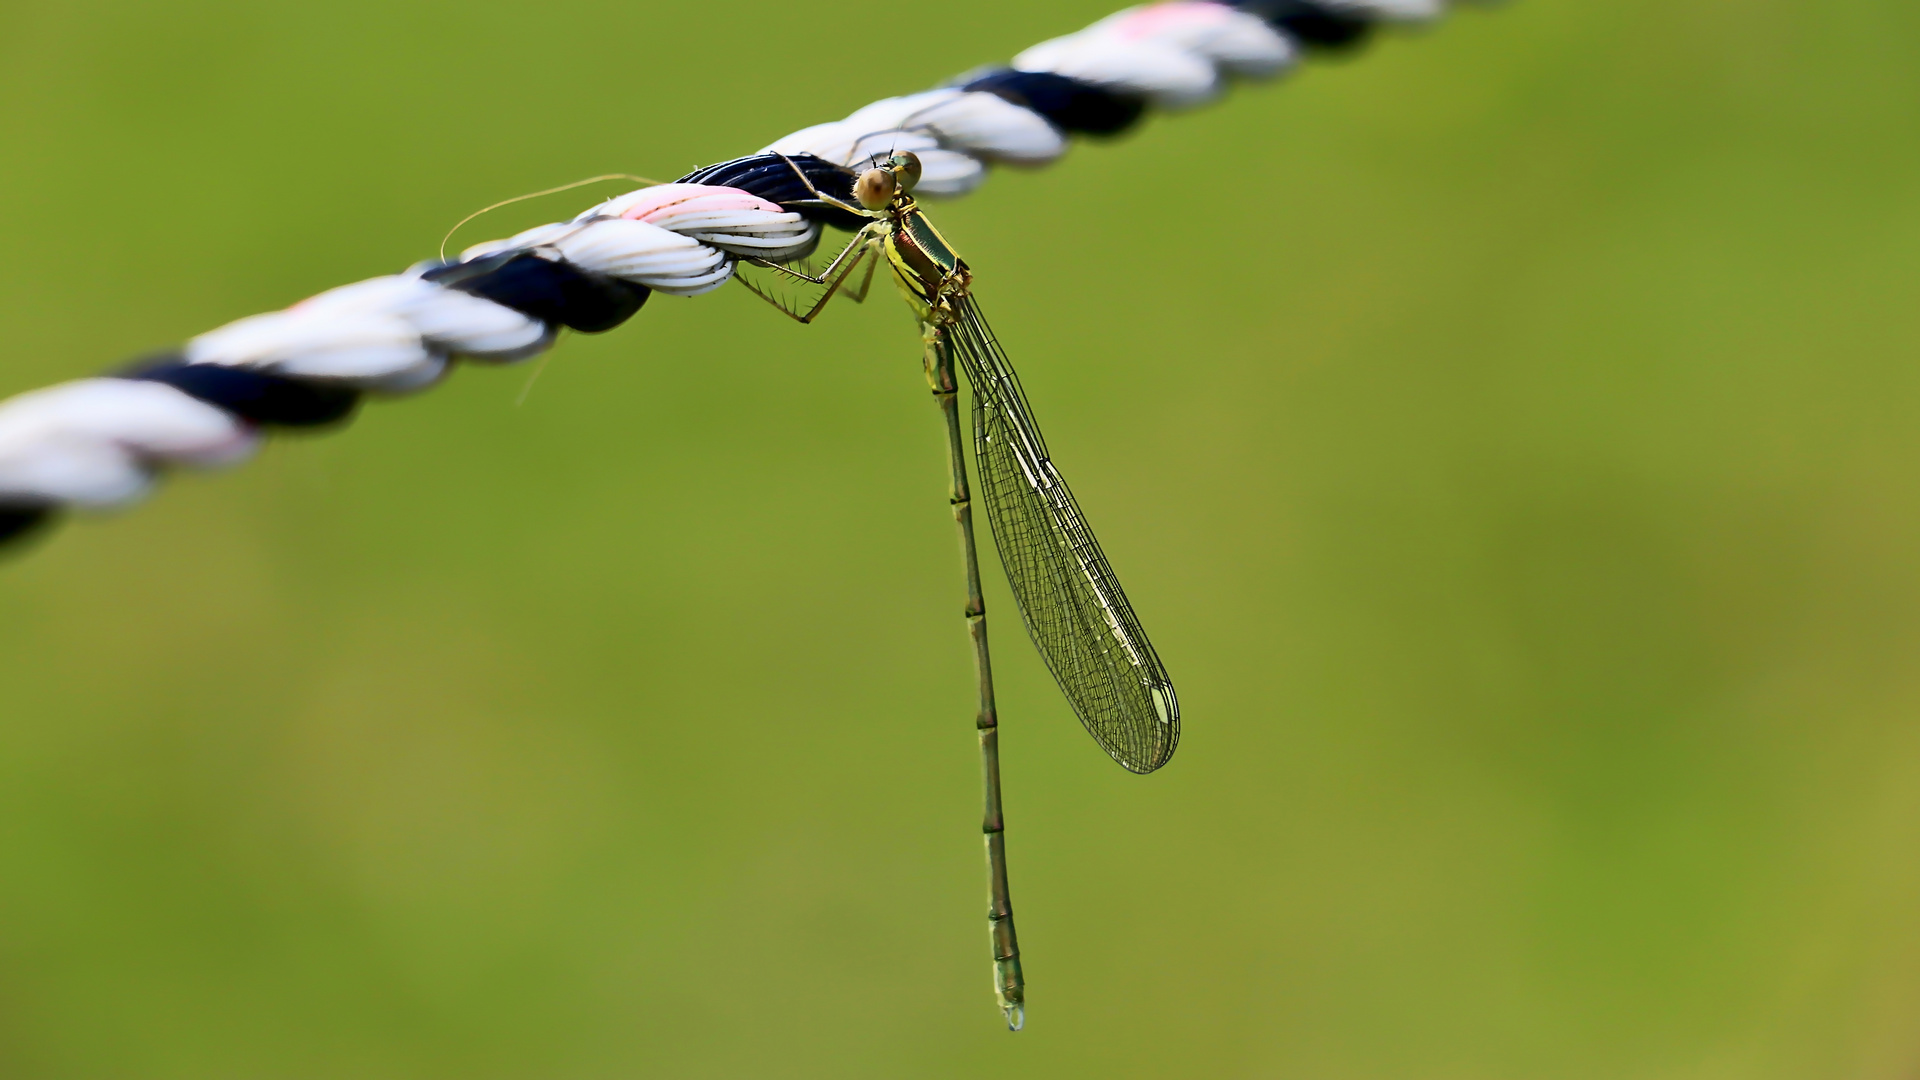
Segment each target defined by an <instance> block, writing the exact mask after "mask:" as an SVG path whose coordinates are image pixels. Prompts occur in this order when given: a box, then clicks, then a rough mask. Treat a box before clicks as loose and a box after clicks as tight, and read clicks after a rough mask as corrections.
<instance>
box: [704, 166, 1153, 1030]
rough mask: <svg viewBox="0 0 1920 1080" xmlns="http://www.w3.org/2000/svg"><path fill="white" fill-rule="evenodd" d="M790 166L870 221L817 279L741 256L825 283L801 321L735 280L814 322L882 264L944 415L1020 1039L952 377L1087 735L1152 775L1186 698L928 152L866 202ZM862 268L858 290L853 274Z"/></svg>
mask: <svg viewBox="0 0 1920 1080" xmlns="http://www.w3.org/2000/svg"><path fill="white" fill-rule="evenodd" d="M787 164H788V165H789V166H791V167H792V168H793V171H794V173H795V174H796V175H797V176H799V178H800V179H801V180H802V181H803V182H804V183H805V185H806V187H807V189H808V190H810V191H811V192H812V193H813V194H814V195H815V196H817V197H818V199H819V200H820V201H821V202H822V203H824V204H826V205H829V206H833V207H836V208H838V209H840V210H843V211H847V212H848V213H851V214H854V215H857V216H858V217H859V218H861V219H864V220H865V222H866V223H865V224H864V225H862V226H860V228H859V229H858V231H856V232H855V233H854V236H853V239H852V241H850V242H849V243H848V244H847V246H846V247H845V248H843V249H841V251H840V252H839V254H838V255H836V256H835V257H834V258H833V260H832V261H831V262H830V263H829V264H828V265H827V266H826V267H825V268H824V269H823V270H821V272H819V273H818V274H813V273H808V272H807V271H806V270H805V269H803V268H800V267H798V266H797V265H796V264H793V263H780V262H771V261H767V260H764V259H748V260H746V261H748V262H750V263H753V264H754V265H756V266H759V267H762V268H764V269H765V270H768V271H771V272H773V273H774V274H775V275H784V277H785V278H786V279H789V280H790V281H793V282H798V283H801V285H800V287H807V286H817V287H820V288H821V289H822V291H821V292H820V293H819V295H818V298H817V300H815V302H814V303H813V304H812V305H811V306H810V307H805V308H804V310H803V309H802V305H800V304H795V303H792V302H789V301H787V300H785V299H783V298H781V297H779V296H776V295H775V294H774V292H773V291H771V290H770V289H768V288H763V287H760V286H756V285H754V283H753V282H752V281H750V280H748V279H747V278H746V277H744V276H741V277H739V278H737V280H739V281H740V282H741V284H743V285H745V286H747V288H749V289H751V290H752V291H753V292H754V293H755V294H756V295H758V296H759V297H760V298H761V299H763V300H766V301H767V302H768V303H770V304H772V305H773V306H774V307H776V308H778V309H780V310H781V311H783V312H785V313H786V314H787V315H789V316H791V317H793V318H794V319H796V320H798V321H800V322H802V323H811V322H812V321H813V320H814V319H815V318H816V317H818V316H819V314H820V312H821V311H822V310H823V309H825V307H826V306H827V303H828V302H829V301H830V300H832V299H833V298H834V297H835V296H846V297H848V298H849V299H852V300H854V301H856V302H858V301H862V300H865V299H866V296H867V291H868V289H869V287H870V286H871V285H872V283H873V278H874V276H875V271H876V268H878V267H880V266H882V265H884V266H885V267H887V268H888V269H889V270H890V271H891V276H892V278H893V280H894V283H895V284H896V285H897V286H898V287H899V291H900V293H901V295H902V296H903V297H905V299H906V301H907V305H908V306H909V307H910V308H911V309H912V311H913V314H914V316H915V318H916V319H917V320H918V321H919V324H920V332H921V340H922V345H923V349H922V366H923V367H924V369H925V373H926V378H927V384H928V386H929V387H930V388H931V389H932V391H933V396H934V400H935V402H936V404H937V405H938V406H939V408H940V411H941V413H942V415H943V416H944V417H945V418H946V427H947V459H948V465H949V472H950V480H949V487H948V492H947V495H948V501H949V502H950V504H951V506H952V510H953V520H954V523H955V524H956V526H957V527H958V530H959V534H960V551H961V555H962V558H963V560H964V562H965V567H966V588H967V600H966V607H965V615H966V625H967V632H968V635H969V637H970V638H971V639H972V642H973V655H974V668H975V674H976V675H977V676H978V680H979V695H980V707H979V713H978V715H977V717H976V720H975V726H976V728H977V730H978V734H979V740H980V760H981V768H982V773H983V777H984V781H985V792H986V808H985V816H984V820H983V822H982V831H983V832H984V834H985V838H986V849H987V881H988V908H987V930H988V935H989V938H990V941H991V944H992V950H993V970H994V980H993V981H994V993H995V996H996V999H997V1001H998V1004H999V1006H1000V1009H1001V1012H1002V1014H1003V1015H1004V1016H1005V1018H1006V1021H1007V1026H1008V1028H1010V1029H1011V1030H1014V1031H1018V1030H1020V1028H1021V1026H1022V1025H1023V1024H1024V1022H1025V1018H1026V980H1025V976H1024V975H1023V973H1022V970H1021V966H1020V945H1019V939H1018V936H1017V935H1016V934H1015V932H1014V924H1013V902H1012V898H1011V895H1010V892H1009V889H1008V884H1007V849H1006V821H1005V818H1004V815H1003V814H1002V812H1001V807H1000V739H999V714H998V710H997V708H996V706H995V701H994V693H993V664H992V661H991V657H990V655H989V652H988V649H987V615H986V604H985V601H984V599H983V598H982V595H981V588H980V562H979V556H978V549H977V546H976V543H975V538H974V528H973V497H972V492H971V488H970V486H969V484H968V476H967V463H966V450H965V447H964V446H963V440H962V433H961V425H960V411H959V405H958V386H957V384H956V382H955V378H954V371H955V368H956V367H957V368H959V369H960V370H961V371H964V372H965V373H966V377H967V382H968V384H969V385H970V386H971V388H972V391H973V393H972V407H973V431H972V440H973V457H974V460H975V462H976V463H977V466H978V469H979V477H980V487H981V491H982V494H983V495H984V497H985V502H986V508H987V520H988V522H989V523H990V525H991V527H992V530H993V539H994V544H995V546H996V547H997V549H998V551H999V554H1000V562H1001V565H1002V566H1004V567H1005V569H1006V572H1007V578H1008V581H1009V582H1010V583H1011V585H1012V588H1013V595H1014V599H1015V601H1016V603H1017V605H1018V607H1019V608H1020V615H1021V618H1022V620H1023V621H1024V622H1025V623H1026V627H1027V633H1028V634H1029V636H1031V637H1032V639H1033V643H1034V645H1035V646H1036V647H1037V648H1038V649H1039V652H1040V656H1041V658H1042V659H1043V660H1044V661H1045V662H1046V665H1047V668H1048V669H1049V670H1050V671H1051V672H1052V674H1053V677H1054V679H1055V681H1056V682H1058V683H1059V684H1060V689H1061V691H1062V692H1064V693H1065V695H1066V698H1067V701H1068V702H1069V703H1071V704H1072V706H1073V710H1074V712H1075V713H1076V714H1077V715H1078V716H1079V718H1080V722H1081V724H1082V725H1084V726H1085V727H1086V729H1087V732H1088V734H1090V735H1092V736H1093V739H1094V741H1095V742H1097V743H1099V744H1100V748H1101V749H1103V750H1105V751H1106V752H1107V753H1108V754H1109V755H1110V756H1111V757H1112V758H1113V760H1115V761H1117V762H1119V763H1120V765H1121V766H1122V767H1123V768H1125V769H1127V770H1128V771H1130V772H1134V773H1142V774H1144V773H1150V772H1153V771H1154V770H1155V769H1158V768H1160V767H1161V766H1162V765H1165V764H1166V763H1167V761H1168V759H1169V758H1171V757H1172V756H1173V751H1174V748H1175V747H1176V746H1177V745H1179V742H1180V703H1179V698H1178V697H1177V696H1176V695H1175V694H1174V690H1173V682H1172V680H1171V679H1170V678H1169V677H1168V675H1167V669H1166V667H1165V666H1164V665H1163V664H1162V663H1161V662H1160V657H1159V655H1158V654H1156V653H1155V652H1154V649H1153V645H1152V643H1151V642H1149V641H1148V640H1147V635H1146V631H1145V630H1143V629H1141V626H1140V620H1139V618H1138V617H1137V616H1136V615H1135V614H1134V611H1133V605H1132V604H1130V603H1129V602H1128V601H1127V594H1126V593H1125V592H1124V591H1123V590H1122V589H1121V588H1120V582H1119V579H1118V578H1117V577H1116V576H1115V575H1114V572H1113V567H1112V565H1111V564H1109V563H1108V561H1107V557H1106V555H1105V554H1104V553H1103V552H1102V551H1101V550H1100V543H1099V541H1098V540H1096V539H1095V538H1094V535H1093V530H1092V529H1091V528H1090V527H1089V526H1088V525H1087V521H1086V517H1085V515H1084V514H1082V513H1081V510H1080V504H1079V503H1078V502H1077V501H1076V500H1075V499H1074V497H1073V493H1072V492H1071V491H1070V490H1068V488H1067V483H1066V481H1065V480H1064V479H1062V478H1061V476H1060V472H1059V470H1058V469H1056V468H1055V467H1054V464H1053V459H1052V457H1051V455H1050V454H1049V453H1048V451H1047V443H1046V440H1045V439H1044V438H1042V437H1041V434H1040V427H1039V424H1038V423H1037V422H1036V421H1035V420H1034V415H1033V407H1032V405H1030V404H1029V403H1028V401H1027V396H1026V393H1025V391H1024V390H1022V388H1021V386H1020V376H1019V375H1018V374H1017V373H1016V372H1015V371H1014V369H1013V365H1012V363H1011V362H1010V361H1008V359H1007V354H1006V352H1005V351H1004V350H1002V349H1001V347H1000V343H999V340H998V339H997V338H996V337H995V336H994V333H993V330H992V328H990V327H989V326H988V325H987V321H986V319H985V318H984V317H982V315H981V314H980V305H979V303H978V302H977V301H976V300H975V299H974V296H973V271H972V270H971V269H970V268H969V267H968V266H967V263H966V261H965V260H964V259H962V258H961V257H960V256H959V255H958V254H957V253H955V251H954V249H953V247H952V246H951V245H949V244H948V243H947V241H946V239H945V238H944V237H942V236H941V235H940V232H939V230H937V229H935V228H934V226H933V223H932V222H931V221H929V220H928V219H927V215H926V213H925V212H924V211H922V210H921V209H920V207H919V205H918V204H917V203H915V202H914V199H913V188H914V185H915V183H916V182H917V181H918V180H919V178H920V172H921V165H920V159H919V157H918V156H916V155H915V154H913V153H911V152H899V153H892V154H889V155H887V156H886V157H884V158H881V157H880V156H879V155H876V156H875V157H874V158H872V159H869V164H870V165H871V166H872V167H870V168H868V169H866V170H864V171H862V172H860V173H859V175H858V179H857V180H855V181H854V183H853V185H852V194H853V196H854V200H855V201H856V202H857V203H858V205H857V206H855V205H853V204H851V203H849V202H848V201H847V200H845V199H842V198H838V197H836V196H834V195H830V194H827V193H824V192H821V191H820V190H819V188H818V187H816V186H815V185H814V183H813V181H812V180H811V179H809V177H808V175H807V173H806V171H804V170H802V169H801V168H800V167H799V166H798V165H797V164H796V163H794V162H793V161H792V160H790V159H789V160H788V161H787ZM863 267H864V273H861V274H860V276H859V278H858V280H857V282H856V281H855V280H854V279H855V275H856V273H859V272H860V271H861V270H862V268H863Z"/></svg>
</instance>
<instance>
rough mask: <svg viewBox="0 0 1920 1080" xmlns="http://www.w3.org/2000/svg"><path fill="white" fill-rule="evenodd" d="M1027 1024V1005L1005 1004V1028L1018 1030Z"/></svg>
mask: <svg viewBox="0 0 1920 1080" xmlns="http://www.w3.org/2000/svg"><path fill="white" fill-rule="evenodd" d="M1026 1025H1027V1007H1026V1006H1025V1005H1021V1004H1019V1003H1017V1002H1016V1003H1015V1004H1012V1005H1008V1006H1007V1030H1008V1031H1019V1030H1020V1029H1021V1028H1023V1027H1025V1026H1026Z"/></svg>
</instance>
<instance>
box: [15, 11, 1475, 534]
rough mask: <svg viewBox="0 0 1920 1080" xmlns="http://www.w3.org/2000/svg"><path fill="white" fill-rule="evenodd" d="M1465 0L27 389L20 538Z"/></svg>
mask: <svg viewBox="0 0 1920 1080" xmlns="http://www.w3.org/2000/svg"><path fill="white" fill-rule="evenodd" d="M1443 4H1444V0H1179V2H1172V3H1158V4H1151V5H1147V6H1143V7H1134V8H1129V9H1127V10H1125V11H1121V12H1118V13H1116V14H1114V15H1111V16H1109V17H1107V18H1105V19H1102V20H1100V21H1099V22H1097V23H1094V24H1093V25H1092V26H1089V27H1087V28H1086V29H1084V30H1081V31H1079V32H1077V33H1074V34H1069V35H1067V36H1065V37H1060V38H1055V39H1053V40H1051V41H1045V42H1042V43H1040V44H1038V45H1035V46H1034V47H1033V48H1030V49H1028V50H1026V51H1025V52H1023V53H1021V54H1019V55H1018V56H1016V57H1014V59H1013V62H1012V63H1011V64H1010V65H1009V66H1006V67H997V68H990V69H985V70H981V71H976V72H972V73H970V74H968V75H965V76H962V77H961V78H959V79H957V80H955V81H953V82H952V83H950V84H948V85H946V86H943V87H940V88H938V89H935V90H929V91H926V92H924V93H919V94H909V95H907V96H904V97H895V98H887V99H885V100H883V101H877V102H874V103H873V104H871V105H868V106H867V107H865V108H863V109H860V110H859V111H857V112H855V113H853V114H852V115H851V116H848V117H846V118H845V119H843V120H835V121H832V122H829V123H825V124H818V125H815V126H813V127H809V128H805V129H803V130H801V131H796V132H794V133H793V134H791V135H788V136H786V137H785V138H782V139H779V140H776V141H775V142H773V143H771V144H770V145H768V146H767V147H765V148H764V149H762V150H761V151H760V152H758V153H756V154H753V155H749V156H747V157H743V158H738V159H735V160H733V161H727V162H722V163H720V164H717V165H711V166H708V167H707V168H704V169H700V170H698V171H696V172H693V173H691V174H689V175H687V176H686V177H683V178H682V179H681V180H680V181H678V182H676V183H672V184H661V185H656V186H653V187H646V188H641V189H640V190H638V191H633V192H629V193H627V194H624V195H620V196H617V197H615V198H612V199H609V200H607V201H605V202H603V203H600V204H599V205H597V206H594V207H592V208H590V209H588V210H586V211H585V212H583V213H581V214H580V215H578V216H577V217H575V218H573V219H572V220H569V221H564V222H556V223H554V224H550V225H542V226H539V227H537V228H533V229H528V230H526V231H525V232H522V233H520V234H518V235H516V236H511V237H508V238H507V239H505V240H497V241H491V242H488V243H483V244H479V245H476V246H474V247H471V248H468V249H467V250H466V251H464V252H462V253H461V254H460V256H459V258H458V259H456V260H454V261H452V262H446V263H441V262H429V263H421V264H419V265H416V266H414V267H412V268H411V269H408V270H407V271H405V272H404V273H401V274H395V275H390V276H387V277H377V278H371V279H369V280H366V281H361V282H357V283H355V284H352V285H345V286H341V287H340V288H337V289H332V290H329V291H327V292H323V293H321V294H319V295H318V296H314V297H311V298H309V299H307V300H303V301H301V302H300V303H298V304H295V305H294V306H292V307H290V308H287V309H286V310H284V311H276V312H270V313H267V314H264V315H254V316H251V317H248V318H244V319H240V320H239V321H237V322H233V323H229V324H227V325H226V326H223V327H220V328H219V329H217V330H212V331H209V332H208V333H205V334H201V335H200V336H199V337H196V338H194V339H193V340H192V341H189V342H187V343H186V345H185V346H183V347H182V348H181V349H179V350H178V351H177V352H173V353H169V354H166V355H163V356H159V357H152V358H149V359H147V360H144V361H141V362H138V363H136V364H134V365H132V366H131V367H129V368H127V369H126V370H124V371H121V372H119V373H117V374H113V375H109V376H103V377H99V378H91V379H80V380H76V381H73V382H67V383H60V384H57V385H55V386H51V387H47V388H45V389H40V390H33V391H29V392H27V393H23V394H19V395H17V396H15V397H13V398H10V399H7V400H6V401H3V402H0V545H4V544H5V543H7V542H8V541H11V540H14V539H17V538H19V537H21V536H23V535H25V534H27V533H29V532H31V531H33V530H34V529H35V528H36V527H37V526H40V525H43V524H45V523H46V522H48V521H49V520H51V519H52V518H53V517H54V516H55V515H56V514H57V513H58V512H59V511H61V510H63V509H66V508H77V509H89V510H92V509H106V508H112V507H118V506H124V505H127V504H130V503H133V502H135V501H137V500H139V499H140V498H141V497H142V496H144V495H145V494H146V493H147V492H148V491H149V490H150V489H151V488H152V487H153V485H154V483H155V480H156V478H157V476H158V474H159V473H161V472H162V471H164V470H165V469H166V468H167V467H170V466H214V465H225V464H231V463H234V462H238V461H241V460H244V459H246V458H247V457H249V456H250V455H251V454H252V453H253V452H254V451H255V450H256V449H257V448H258V447H259V445H260V442H261V440H262V438H263V435H264V433H266V432H267V431H270V430H272V429H274V428H300V427H317V426H323V425H329V424H336V423H339V422H341V421H343V420H345V419H347V418H348V417H349V416H350V415H351V414H352V412H353V410H354V408H355V406H356V405H357V404H358V403H359V401H360V400H361V398H362V397H363V396H364V395H366V394H369V393H373V394H402V393H408V392H412V391H417V390H422V389H425V388H427V387H429V386H432V385H433V384H434V383H436V382H438V381H439V380H440V379H442V378H443V377H445V375H446V373H447V371H448V368H449V366H450V365H451V364H452V362H453V361H454V360H455V359H456V358H457V359H465V360H470V361H476V362H480V363H513V362H516V361H520V360H524V359H526V358H528V357H531V356H534V355H537V354H539V353H541V352H544V351H545V350H547V349H549V348H551V347H552V346H553V344H554V342H555V341H556V340H557V339H558V337H559V334H560V331H561V330H562V329H563V328H565V329H570V330H575V331H578V332H581V333H589V334H591V333H600V332H602V331H606V330H611V329H612V328H614V327H616V326H618V325H620V324H621V323H623V322H625V321H626V320H627V319H629V318H631V317H632V316H633V315H634V314H635V313H637V312H638V311H639V310H640V309H641V308H642V307H643V306H645V304H646V302H647V300H648V298H649V297H650V296H651V295H652V294H653V293H655V292H663V293H669V294H672V295H676V296H697V295H699V294H701V293H705V292H711V291H713V290H714V289H718V288H720V287H721V286H722V285H725V284H726V282H727V280H728V279H729V278H730V277H732V275H733V272H734V268H735V266H736V265H737V263H738V261H739V260H740V259H741V258H748V257H752V258H762V259H768V260H773V261H786V260H790V259H795V258H800V257H803V256H805V255H807V254H808V253H810V252H811V251H812V250H813V249H814V247H815V246H816V245H817V244H818V243H819V240H820V235H821V229H822V227H823V226H833V227H836V228H841V229H857V228H859V227H860V226H861V225H862V224H864V223H865V221H864V219H862V218H860V217H859V216H857V215H855V214H852V213H850V212H848V211H847V210H845V209H843V208H841V207H837V206H835V205H833V204H832V202H831V201H829V200H826V199H822V198H821V197H820V196H821V195H823V194H824V195H827V196H831V197H833V198H835V199H839V200H842V201H845V202H851V201H852V184H853V179H854V177H855V175H856V173H857V170H858V169H859V168H861V167H864V166H865V164H866V163H867V162H869V161H870V160H873V159H875V158H876V157H885V156H886V155H887V154H889V153H892V152H894V151H896V150H911V151H913V152H914V153H916V154H918V155H919V156H920V160H921V163H922V167H923V174H922V177H921V180H920V183H919V186H918V187H917V188H916V194H923V195H931V196H955V195H963V194H966V193H967V192H969V191H972V190H973V189H974V188H976V187H978V186H979V185H980V184H981V183H982V182H983V181H984V180H985V179H986V175H987V169H988V167H989V166H991V165H994V164H999V163H1017V164H1023V165H1039V164H1045V163H1047V162H1051V161H1053V160H1055V159H1057V158H1059V157H1060V156H1061V155H1062V154H1064V153H1066V151H1067V148H1068V145H1069V138H1070V137H1071V136H1074V135H1094V136H1104V135H1115V134H1118V133H1120V132H1122V131H1125V130H1127V129H1128V128H1130V127H1132V126H1133V125H1135V124H1137V123H1139V121H1140V120H1141V118H1142V117H1143V116H1144V115H1145V114H1146V113H1147V111H1148V110H1149V109H1162V110H1175V109H1183V108H1190V107H1193V106H1195V105H1199V104H1202V103H1204V102H1207V101H1209V100H1212V99H1213V98H1215V97H1217V96H1218V95H1220V94H1221V93H1222V92H1224V90H1225V89H1226V86H1227V84H1228V82H1229V81H1230V80H1232V79H1234V78H1264V77H1270V76H1273V75H1276V74H1278V73H1280V72H1282V71H1285V70H1286V69H1287V68H1289V67H1291V66H1292V65H1293V64H1294V63H1295V62H1296V61H1297V60H1298V59H1299V57H1300V55H1301V53H1302V52H1303V51H1305V50H1316V49H1342V48H1349V47H1352V46H1354V45H1356V44H1358V43H1359V42H1361V41H1362V40H1364V39H1365V38H1366V37H1367V35H1368V34H1369V33H1370V32H1371V31H1372V30H1373V29H1374V27H1375V26H1376V25H1378V24H1380V23H1384V22H1396V21H1421V20H1426V19H1431V18H1433V17H1435V16H1437V15H1439V14H1440V11H1441V8H1442V6H1443ZM803 175H804V179H803V178H802V177H803Z"/></svg>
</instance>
